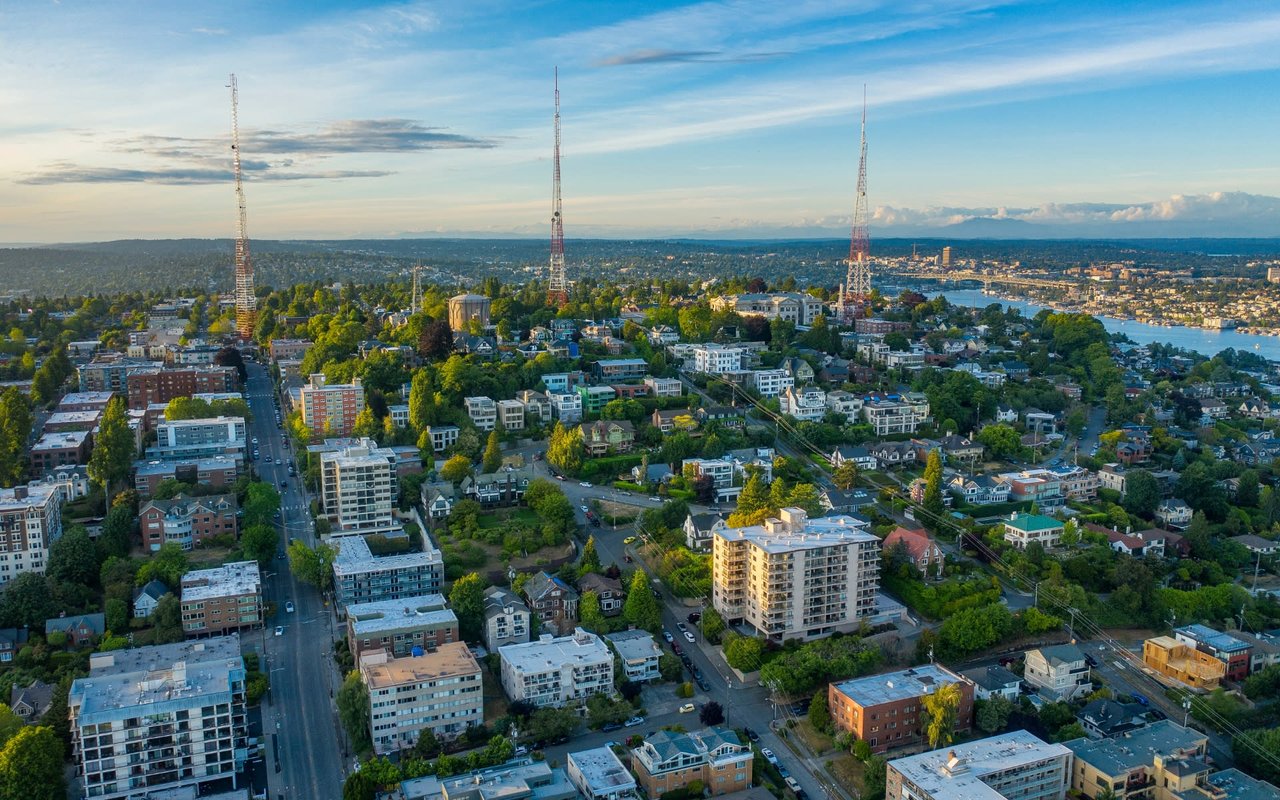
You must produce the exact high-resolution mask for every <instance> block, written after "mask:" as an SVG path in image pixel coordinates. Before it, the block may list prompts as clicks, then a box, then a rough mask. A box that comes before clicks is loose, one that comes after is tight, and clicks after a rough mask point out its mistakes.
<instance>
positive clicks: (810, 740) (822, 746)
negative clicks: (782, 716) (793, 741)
mask: <svg viewBox="0 0 1280 800" xmlns="http://www.w3.org/2000/svg"><path fill="white" fill-rule="evenodd" d="M791 732H792V733H794V734H795V735H796V738H797V739H799V740H800V741H801V742H804V746H805V747H807V748H809V750H810V751H811V752H812V753H813V754H814V755H819V756H820V755H822V754H823V753H825V752H827V751H828V750H830V749H831V748H832V747H834V746H835V744H834V743H833V742H832V741H831V737H830V736H828V735H826V734H825V733H823V732H821V731H819V730H818V729H817V728H815V727H813V726H812V725H810V724H809V720H807V719H801V720H799V721H797V722H796V724H795V727H793V728H792V729H791Z"/></svg>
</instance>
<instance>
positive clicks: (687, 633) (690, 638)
mask: <svg viewBox="0 0 1280 800" xmlns="http://www.w3.org/2000/svg"><path fill="white" fill-rule="evenodd" d="M684 638H685V639H686V640H687V641H690V642H696V641H697V639H695V638H693V632H692V631H685V632H684Z"/></svg>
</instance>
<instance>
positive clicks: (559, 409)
mask: <svg viewBox="0 0 1280 800" xmlns="http://www.w3.org/2000/svg"><path fill="white" fill-rule="evenodd" d="M543 377H544V378H545V377H546V376H545V375H544V376H543ZM547 399H548V400H550V401H551V409H552V412H553V413H554V414H555V418H556V419H557V420H559V421H560V422H562V423H564V424H565V425H568V424H570V423H573V422H581V421H582V395H580V394H578V393H577V392H555V391H551V390H550V389H548V390H547Z"/></svg>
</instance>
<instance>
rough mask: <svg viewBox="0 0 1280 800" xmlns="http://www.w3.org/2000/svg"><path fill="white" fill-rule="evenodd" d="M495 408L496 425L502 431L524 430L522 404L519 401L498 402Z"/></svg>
mask: <svg viewBox="0 0 1280 800" xmlns="http://www.w3.org/2000/svg"><path fill="white" fill-rule="evenodd" d="M497 406H498V424H499V425H501V426H502V429H503V430H504V431H522V430H524V415H525V406H524V403H522V402H520V401H519V400H499V401H498V403H497Z"/></svg>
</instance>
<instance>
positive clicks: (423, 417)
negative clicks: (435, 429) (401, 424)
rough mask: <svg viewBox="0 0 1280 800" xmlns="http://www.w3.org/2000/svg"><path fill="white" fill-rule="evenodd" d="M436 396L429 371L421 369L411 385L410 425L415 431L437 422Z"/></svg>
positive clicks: (416, 373)
mask: <svg viewBox="0 0 1280 800" xmlns="http://www.w3.org/2000/svg"><path fill="white" fill-rule="evenodd" d="M450 346H452V343H450ZM434 394H435V392H434V390H433V389H432V388H431V376H430V374H429V373H428V371H427V370H426V369H419V370H418V371H416V372H414V373H413V381H412V382H411V383H410V384H409V425H410V426H412V427H413V429H414V430H415V431H419V432H421V431H422V430H423V429H424V428H427V427H429V426H430V425H431V424H432V423H434V422H435V403H434V402H433V398H434Z"/></svg>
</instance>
